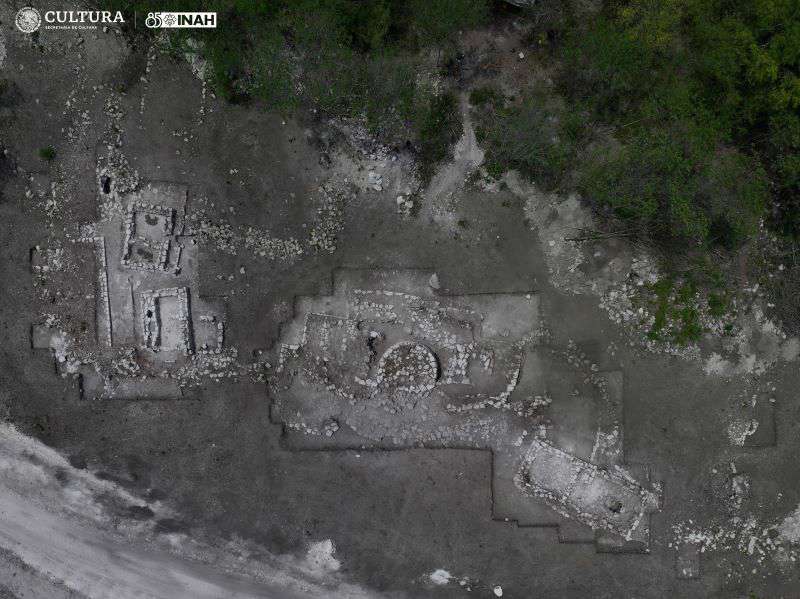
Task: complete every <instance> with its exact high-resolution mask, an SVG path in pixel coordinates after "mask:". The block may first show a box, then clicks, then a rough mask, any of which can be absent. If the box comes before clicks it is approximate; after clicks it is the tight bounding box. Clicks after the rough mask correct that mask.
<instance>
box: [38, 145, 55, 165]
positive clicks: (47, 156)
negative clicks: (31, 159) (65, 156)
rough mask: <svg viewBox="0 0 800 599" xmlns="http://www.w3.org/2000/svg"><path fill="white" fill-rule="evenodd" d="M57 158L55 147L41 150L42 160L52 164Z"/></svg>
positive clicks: (40, 156)
mask: <svg viewBox="0 0 800 599" xmlns="http://www.w3.org/2000/svg"><path fill="white" fill-rule="evenodd" d="M55 157H56V149H55V148H54V147H53V146H46V147H44V148H39V158H41V159H42V160H46V161H47V162H52V161H53V160H55Z"/></svg>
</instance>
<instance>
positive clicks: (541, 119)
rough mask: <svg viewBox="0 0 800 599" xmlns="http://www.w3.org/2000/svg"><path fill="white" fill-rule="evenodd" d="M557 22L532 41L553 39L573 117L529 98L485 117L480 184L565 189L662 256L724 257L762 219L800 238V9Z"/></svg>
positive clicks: (644, 11) (728, 7)
mask: <svg viewBox="0 0 800 599" xmlns="http://www.w3.org/2000/svg"><path fill="white" fill-rule="evenodd" d="M558 14H559V15H560V17H561V18H560V19H559V20H557V21H555V22H551V23H549V24H547V25H545V27H550V30H549V31H547V33H548V34H550V35H544V32H541V31H539V32H536V31H535V32H534V33H533V34H532V36H531V39H532V40H538V42H539V44H538V45H542V44H543V40H546V39H550V38H552V39H555V40H560V41H558V42H557V46H556V47H555V48H550V51H552V52H553V53H554V55H555V57H556V58H557V60H558V61H559V62H560V65H561V69H560V72H561V75H560V77H559V81H558V91H559V92H560V95H561V96H562V97H563V98H564V100H565V103H566V105H568V106H572V107H578V108H579V109H580V110H578V109H575V108H571V109H569V110H567V109H565V108H564V106H563V104H562V105H560V106H559V105H558V104H556V103H555V102H554V101H553V99H552V97H551V98H550V99H549V100H546V101H543V100H542V99H541V98H535V97H534V98H528V100H526V101H524V102H522V103H516V104H514V105H511V106H507V107H500V108H498V109H496V110H492V111H490V112H491V113H490V114H488V115H486V114H485V115H484V119H483V123H484V131H483V136H484V139H485V140H486V142H487V146H488V148H489V150H490V152H489V157H490V160H489V168H490V171H492V172H494V173H498V172H501V171H502V170H505V169H506V168H516V169H519V170H520V171H522V172H523V173H525V174H527V175H528V176H530V177H531V178H533V179H534V180H536V181H537V183H539V184H540V185H542V186H543V187H545V188H548V187H549V188H557V187H574V188H577V189H578V190H580V191H581V192H582V193H583V195H584V197H586V198H587V199H588V200H589V201H590V202H592V203H594V205H595V206H597V207H598V209H600V210H608V211H609V212H610V214H612V215H614V216H615V217H616V218H619V219H621V220H624V221H626V222H627V223H629V224H630V225H632V226H633V227H634V228H635V230H636V231H638V232H639V235H640V236H641V237H642V238H646V239H648V240H651V241H655V242H656V243H658V244H659V246H660V247H663V248H665V249H667V250H668V251H670V252H673V251H675V250H676V249H681V248H684V249H687V248H694V249H699V250H700V251H708V250H711V249H713V248H722V249H724V250H729V251H730V250H734V249H736V248H738V247H740V246H741V245H742V244H743V243H745V242H746V241H747V240H748V238H749V237H750V236H752V235H753V233H754V232H755V231H756V230H757V226H758V222H759V219H760V218H762V217H764V216H766V215H768V214H779V215H780V217H781V220H780V227H781V231H782V232H783V233H786V234H791V235H797V234H798V233H800V195H798V191H800V156H798V152H797V150H798V148H800V110H798V109H800V5H798V4H797V3H796V2H792V1H791V0H758V1H756V2H746V3H734V2H729V1H727V0H669V1H667V2H652V1H650V0H612V1H610V2H607V3H606V5H605V7H604V8H603V9H602V10H601V12H600V13H599V14H598V15H596V16H593V17H592V18H585V16H584V17H583V18H580V19H577V18H576V19H573V20H571V19H570V18H569V11H566V13H565V12H564V11H562V12H559V13H558ZM565 14H566V16H565ZM554 29H555V32H554ZM483 96H485V94H478V95H477V98H476V100H478V101H474V102H473V104H482V103H485V102H486V101H485V100H484V101H483V102H481V101H480V100H481V99H482V98H483ZM588 123H592V124H593V127H591V128H590V127H588V126H587V124H588ZM598 127H600V128H604V129H603V131H604V133H603V134H599V133H598ZM768 208H773V209H774V210H767V209H768Z"/></svg>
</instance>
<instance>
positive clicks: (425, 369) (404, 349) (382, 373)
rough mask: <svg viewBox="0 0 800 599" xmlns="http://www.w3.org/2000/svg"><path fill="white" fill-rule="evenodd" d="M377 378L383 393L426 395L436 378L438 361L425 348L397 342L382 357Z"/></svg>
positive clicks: (406, 342) (411, 343)
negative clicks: (395, 392) (399, 392)
mask: <svg viewBox="0 0 800 599" xmlns="http://www.w3.org/2000/svg"><path fill="white" fill-rule="evenodd" d="M377 378H378V387H379V388H381V389H384V390H386V391H393V392H394V391H402V392H407V393H425V392H427V391H430V390H431V389H433V387H434V385H435V384H436V379H437V378H439V361H438V360H437V359H436V355H435V354H434V353H433V352H432V351H431V350H430V348H428V347H427V346H425V345H422V344H421V343H415V342H413V341H400V342H399V343H395V344H394V345H392V346H391V347H390V348H389V349H387V350H386V351H385V352H384V353H383V356H381V359H380V361H379V362H378V377H377Z"/></svg>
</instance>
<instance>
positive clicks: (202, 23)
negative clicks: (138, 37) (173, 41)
mask: <svg viewBox="0 0 800 599" xmlns="http://www.w3.org/2000/svg"><path fill="white" fill-rule="evenodd" d="M144 24H145V26H146V27H149V28H150V29H157V28H168V29H172V28H198V27H202V28H213V27H216V26H217V13H215V12H149V13H147V18H146V19H145V20H144Z"/></svg>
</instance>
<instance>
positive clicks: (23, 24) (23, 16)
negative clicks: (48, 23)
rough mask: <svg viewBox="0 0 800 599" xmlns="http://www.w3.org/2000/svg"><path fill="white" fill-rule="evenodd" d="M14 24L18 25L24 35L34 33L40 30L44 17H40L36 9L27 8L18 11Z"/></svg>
mask: <svg viewBox="0 0 800 599" xmlns="http://www.w3.org/2000/svg"><path fill="white" fill-rule="evenodd" d="M14 22H15V23H16V25H17V29H19V30H20V31H21V32H22V33H33V32H34V31H36V30H37V29H39V25H41V24H42V15H40V14H39V11H38V10H36V9H35V8H32V7H30V6H26V7H25V8H20V9H19V10H18V11H17V16H16V18H15V19H14Z"/></svg>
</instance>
